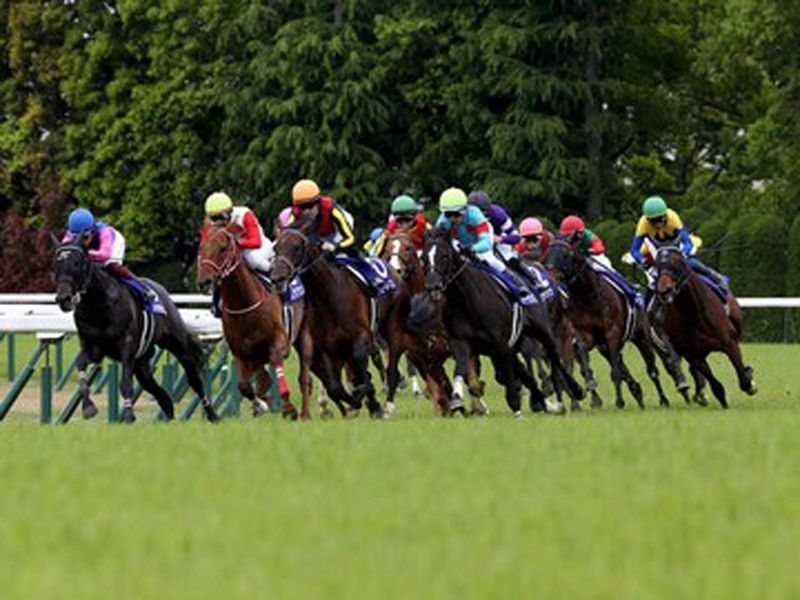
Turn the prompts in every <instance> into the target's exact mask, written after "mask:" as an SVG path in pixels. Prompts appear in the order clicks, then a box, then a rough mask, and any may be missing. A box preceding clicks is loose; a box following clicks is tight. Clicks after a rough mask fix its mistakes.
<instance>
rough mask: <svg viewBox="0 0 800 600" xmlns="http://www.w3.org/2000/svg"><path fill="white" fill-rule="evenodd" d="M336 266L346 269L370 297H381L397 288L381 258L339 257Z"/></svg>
mask: <svg viewBox="0 0 800 600" xmlns="http://www.w3.org/2000/svg"><path fill="white" fill-rule="evenodd" d="M336 264H338V265H339V266H341V267H343V268H345V269H346V270H347V271H348V272H349V273H350V274H351V275H352V276H353V278H354V279H355V280H356V282H358V284H359V285H360V286H361V287H362V288H363V289H364V290H365V291H366V292H367V294H368V295H370V296H374V297H380V296H383V295H385V294H388V293H390V292H393V291H394V290H395V288H396V286H395V283H394V281H393V280H392V277H391V275H390V274H389V269H388V267H387V266H386V263H384V262H383V261H382V260H381V259H379V258H367V259H363V258H362V259H357V258H352V257H350V256H337V257H336Z"/></svg>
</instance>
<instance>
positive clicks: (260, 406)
mask: <svg viewBox="0 0 800 600" xmlns="http://www.w3.org/2000/svg"><path fill="white" fill-rule="evenodd" d="M268 412H269V406H268V405H267V403H266V402H264V401H263V400H261V399H260V398H256V399H255V400H254V401H253V416H254V417H260V416H261V415H265V414H267V413H268Z"/></svg>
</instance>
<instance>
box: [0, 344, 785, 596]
mask: <svg viewBox="0 0 800 600" xmlns="http://www.w3.org/2000/svg"><path fill="white" fill-rule="evenodd" d="M745 352H746V358H747V360H748V361H749V362H750V363H751V364H753V365H754V366H755V367H756V379H757V381H758V384H759V386H760V394H759V395H758V396H756V397H755V398H752V399H751V398H747V397H745V396H744V394H742V393H741V392H739V391H738V390H737V389H736V388H735V386H734V385H733V374H732V370H730V369H729V368H728V367H727V366H725V367H724V368H721V369H720V370H719V372H720V373H723V374H724V375H725V377H724V379H725V382H726V385H727V387H728V390H729V396H730V400H731V405H732V408H731V410H729V411H727V412H723V411H721V410H720V409H719V408H718V406H717V405H716V404H714V405H712V406H710V407H708V408H705V409H704V408H700V407H696V406H693V407H690V408H686V407H685V406H684V405H683V403H682V402H680V401H679V399H678V396H677V394H676V393H675V392H674V390H673V388H672V386H671V384H670V385H669V388H668V389H669V393H670V397H671V398H672V399H673V408H672V409H671V410H661V409H658V408H657V407H656V403H657V400H656V398H655V395H654V393H653V391H652V388H651V387H650V384H649V382H647V381H646V378H644V377H641V361H638V360H631V364H632V365H633V364H635V365H636V368H637V372H638V374H639V376H640V379H641V382H642V384H643V386H644V388H645V391H646V399H645V401H646V402H647V404H648V410H647V411H645V412H643V413H642V412H640V411H639V410H638V409H637V408H634V406H633V405H632V401H631V402H629V403H628V407H627V409H626V410H625V411H623V412H618V411H616V410H615V409H613V408H610V405H611V404H612V396H611V394H610V390H609V386H608V384H607V383H606V374H605V373H606V370H602V375H601V377H602V381H603V385H604V387H603V391H604V397H605V399H606V403H607V406H608V407H609V408H605V409H603V410H602V411H599V412H598V411H595V412H592V411H589V410H587V411H585V412H584V413H582V414H577V415H576V414H573V415H569V416H567V417H564V418H558V417H542V416H531V415H530V414H527V413H526V416H525V418H524V419H521V420H515V419H512V418H510V416H509V413H508V410H507V408H506V407H505V406H504V402H503V401H502V397H501V396H500V395H499V394H498V393H497V391H496V389H495V388H493V393H492V397H491V399H490V400H491V406H492V409H493V414H492V416H490V417H489V418H484V419H478V418H472V419H466V420H465V419H462V418H458V419H448V420H441V419H433V418H431V416H430V414H431V411H430V405H429V403H428V402H427V401H417V400H414V399H413V398H411V397H410V395H409V394H408V393H405V394H403V395H401V397H400V398H399V401H398V406H399V412H398V414H397V418H395V419H394V420H393V421H391V422H371V421H369V420H368V419H366V418H361V419H359V420H357V421H350V422H345V421H342V420H339V419H337V420H335V421H329V422H322V421H320V420H315V421H314V422H312V423H309V424H301V423H287V422H283V421H281V420H280V418H279V417H274V416H273V417H269V418H267V419H262V420H258V421H253V420H252V419H251V418H250V417H249V416H248V417H244V418H242V419H241V420H238V421H229V422H226V423H223V424H221V425H219V426H210V425H208V424H206V423H203V422H192V423H178V424H170V425H165V424H154V423H151V422H149V421H145V420H141V421H140V422H139V423H137V424H136V425H135V426H133V427H123V426H110V425H107V424H105V423H102V422H100V421H97V422H92V423H87V424H84V423H80V422H78V421H76V423H74V424H70V425H69V426H66V427H58V428H57V427H40V426H38V425H35V424H33V423H31V421H30V419H17V420H12V421H11V422H9V423H4V424H2V425H0V482H2V488H0V516H1V519H2V520H0V557H2V560H0V596H2V597H3V598H13V597H16V598H34V597H73V598H75V597H80V598H89V597H102V598H107V597H109V596H111V597H115V598H117V597H130V598H146V597H159V598H164V597H176V596H178V597H188V596H191V597H193V598H216V597H220V596H223V595H224V597H241V598H251V597H255V596H256V595H258V596H260V597H270V598H275V597H340V598H358V597H360V598H376V597H392V598H410V597H455V596H469V597H492V598H497V597H514V596H517V597H531V596H535V595H538V596H540V597H555V596H558V597H579V598H619V597H626V598H649V597H660V598H688V597H691V598H699V597H703V598H706V597H715V598H716V597H719V598H733V597H735V598H742V597H750V598H764V597H771V598H779V597H784V598H786V597H798V595H800V577H798V568H797V557H798V555H800V475H799V474H800V416H799V412H798V409H797V406H796V404H797V400H798V393H800V370H799V369H798V367H797V365H798V358H800V350H798V348H797V347H793V346H748V347H747V348H746V349H745ZM595 362H599V361H597V359H595ZM714 362H715V364H717V365H719V364H721V361H720V360H715V361H714ZM598 371H600V369H598ZM142 404H146V402H145V403H142ZM143 408H144V407H143V406H142V407H141V408H140V410H139V415H140V416H142V413H143V412H144V411H143V410H142V409H143Z"/></svg>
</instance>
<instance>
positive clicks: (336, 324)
mask: <svg viewBox="0 0 800 600" xmlns="http://www.w3.org/2000/svg"><path fill="white" fill-rule="evenodd" d="M311 227H312V222H311V221H310V220H305V221H300V222H298V223H295V224H294V225H293V226H291V227H289V228H288V229H286V230H284V231H283V232H282V233H281V235H280V236H279V237H278V239H277V240H276V242H275V266H274V268H273V271H272V280H273V282H274V283H275V285H276V286H277V287H278V288H279V289H285V287H286V285H287V284H288V282H290V281H291V280H292V279H293V278H294V277H297V276H300V278H301V279H302V281H303V285H304V286H305V288H306V295H307V298H308V302H309V305H310V309H311V311H312V313H313V316H312V318H311V322H310V330H311V335H312V337H313V340H314V361H313V363H312V370H313V371H314V374H315V375H317V377H319V378H320V380H321V381H322V382H323V385H324V386H325V389H326V391H327V392H328V395H329V396H330V398H331V400H333V401H334V403H335V404H336V406H337V407H338V408H339V410H340V411H341V413H342V415H343V416H348V415H350V414H352V412H353V411H358V410H359V409H360V408H361V406H362V401H363V399H364V398H366V399H367V408H368V409H369V412H370V416H372V417H382V416H384V413H383V409H382V408H381V405H380V403H379V402H378V400H377V399H376V397H375V388H374V386H373V385H372V377H371V375H370V372H369V356H370V351H371V349H372V347H373V344H374V341H375V340H374V335H375V331H374V328H373V326H374V325H375V324H380V323H382V322H383V320H384V319H386V318H387V316H388V315H389V313H390V310H391V307H392V303H393V302H394V299H395V296H396V293H390V294H387V295H385V296H383V297H381V298H377V299H375V300H374V303H373V301H372V299H371V298H370V297H369V296H368V295H367V294H366V293H365V292H364V291H363V289H362V288H361V287H360V286H359V285H358V283H356V281H355V279H354V278H353V277H352V276H351V275H350V274H349V273H348V272H347V271H346V270H345V269H343V268H340V267H338V266H337V265H336V264H334V263H333V261H332V260H330V258H329V257H328V256H326V255H325V254H324V253H323V252H322V250H321V249H320V247H319V244H318V243H317V240H316V239H315V238H313V237H312V236H311V234H310V230H311ZM373 311H374V312H373ZM345 366H347V367H349V368H350V369H351V370H352V377H353V382H354V384H355V386H354V390H353V394H350V392H348V391H347V390H346V389H345V387H344V385H343V384H342V369H343V368H344V367H345ZM345 404H347V405H348V406H349V407H350V409H351V411H347V410H346V409H345Z"/></svg>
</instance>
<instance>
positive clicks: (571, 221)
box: [559, 215, 586, 235]
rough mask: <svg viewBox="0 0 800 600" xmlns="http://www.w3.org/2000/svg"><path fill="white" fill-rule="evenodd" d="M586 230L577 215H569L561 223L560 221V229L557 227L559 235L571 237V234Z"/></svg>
mask: <svg viewBox="0 0 800 600" xmlns="http://www.w3.org/2000/svg"><path fill="white" fill-rule="evenodd" d="M585 230H586V225H584V223H583V219H581V218H580V217H579V216H577V215H570V216H568V217H565V218H564V220H563V221H561V227H559V231H560V232H561V235H572V234H573V233H583V232H584V231H585Z"/></svg>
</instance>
